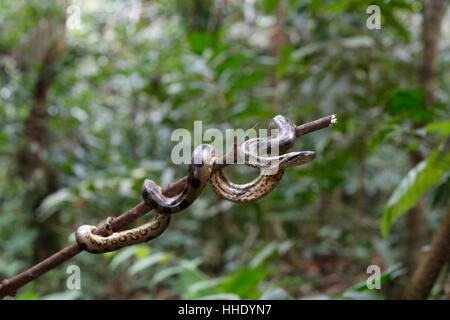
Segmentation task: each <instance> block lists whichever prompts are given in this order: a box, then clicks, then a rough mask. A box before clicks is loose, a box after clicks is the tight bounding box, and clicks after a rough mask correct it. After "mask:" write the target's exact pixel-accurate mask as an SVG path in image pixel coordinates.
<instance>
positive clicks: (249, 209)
mask: <svg viewBox="0 0 450 320" xmlns="http://www.w3.org/2000/svg"><path fill="white" fill-rule="evenodd" d="M72 3H73V4H75V5H78V6H79V7H80V9H81V28H80V29H66V30H65V35H66V42H67V44H66V48H65V50H64V52H63V53H62V54H61V55H59V56H58V57H56V59H55V61H54V63H52V65H51V70H50V72H52V73H53V74H54V80H53V81H52V83H51V85H50V87H49V88H48V91H47V93H46V94H47V100H46V114H45V121H46V123H47V127H48V132H47V134H46V136H47V143H46V147H45V149H39V150H38V152H37V153H38V154H39V157H40V158H41V159H42V160H43V162H44V163H45V166H47V167H48V168H51V169H52V170H54V171H55V172H56V173H57V174H56V178H55V179H56V180H55V183H57V190H56V191H54V192H47V191H46V189H45V187H44V184H43V175H45V172H44V171H43V170H42V168H39V166H37V167H34V169H33V170H32V172H30V173H29V174H28V173H27V174H23V173H24V172H25V171H24V163H22V162H21V161H19V160H18V159H20V157H19V155H20V152H21V150H23V149H25V150H33V148H34V147H33V145H30V141H28V139H27V136H26V135H25V134H24V126H25V123H26V120H27V118H28V117H29V114H30V110H31V108H32V106H33V100H34V99H35V96H34V94H33V93H34V92H35V90H36V85H37V84H36V83H37V80H38V78H39V74H40V72H42V68H43V62H44V56H45V52H47V50H48V49H49V48H50V47H51V45H52V43H53V42H54V38H55V37H54V35H55V34H56V31H58V30H59V31H60V30H62V29H64V26H63V25H62V24H61V21H60V20H61V17H62V14H63V13H64V11H65V8H63V7H62V2H59V1H50V0H46V1H41V0H40V1H37V0H32V1H25V0H16V1H2V2H0V26H1V30H2V32H1V33H0V123H1V130H0V181H1V182H0V199H1V201H0V239H1V241H0V252H1V253H0V279H2V278H9V277H12V276H14V275H15V274H17V273H19V272H21V271H23V270H24V269H26V268H28V267H30V266H32V265H33V264H34V263H36V262H37V261H36V256H35V254H36V250H37V248H38V249H40V250H43V253H44V254H45V255H47V256H48V255H50V254H51V253H53V251H52V250H54V248H63V247H64V246H66V245H68V244H70V243H72V242H73V241H74V236H73V232H74V230H76V228H77V227H78V226H79V225H81V224H95V225H98V224H100V223H101V222H102V221H104V219H105V218H106V217H108V216H117V215H119V214H120V213H122V212H124V211H126V210H127V209H129V208H131V207H133V206H134V205H136V204H137V203H138V202H139V201H140V192H139V190H140V186H141V184H142V182H143V180H144V179H145V178H147V177H148V178H151V179H153V180H155V181H156V182H157V183H159V184H160V185H167V184H168V183H170V182H173V181H175V180H176V179H177V178H179V177H182V176H183V175H185V174H186V172H187V166H175V165H174V164H173V163H171V161H170V154H171V149H172V147H173V146H174V145H175V143H176V142H171V140H170V137H171V133H172V131H173V130H175V129H177V128H186V129H188V130H189V131H191V132H192V131H193V121H194V120H202V121H203V130H206V129H208V128H218V129H220V130H221V131H222V132H225V129H227V128H243V129H248V128H252V127H254V126H256V127H257V128H267V124H268V121H269V120H270V119H271V118H272V117H273V116H275V115H276V114H279V113H281V114H283V115H285V116H287V117H288V118H290V119H291V120H293V121H295V122H296V123H297V124H301V123H304V122H307V121H311V120H314V119H317V118H320V117H323V116H327V115H330V114H334V113H335V114H337V115H338V119H339V122H338V123H337V124H336V125H334V126H333V127H332V128H327V129H323V130H320V131H316V132H314V133H311V134H308V135H305V136H303V137H301V139H299V141H298V142H297V143H296V144H295V146H294V147H293V150H314V151H316V153H317V157H316V159H315V160H314V161H313V162H312V163H310V164H308V165H305V166H302V167H299V168H292V169H289V170H288V172H287V174H286V175H285V177H284V178H283V181H282V182H281V183H280V185H279V186H278V187H277V189H276V190H275V191H273V192H272V193H271V194H270V195H269V196H267V197H265V198H263V199H261V200H260V201H258V202H257V203H254V204H242V205H236V204H232V203H228V202H225V201H222V200H219V199H218V198H217V197H216V195H215V194H214V193H213V192H212V191H211V190H210V188H207V190H205V191H204V192H203V194H202V196H201V197H200V198H199V199H198V200H197V201H196V202H195V203H194V204H193V205H192V207H190V208H189V209H187V210H186V211H183V212H182V213H179V214H177V215H176V216H174V217H173V219H172V223H171V225H170V227H169V228H168V230H167V231H166V232H165V233H164V234H163V235H161V237H159V238H158V239H155V240H153V241H152V242H150V243H148V244H144V245H138V246H134V247H129V248H126V249H123V250H120V251H118V252H113V253H108V254H104V255H89V254H87V253H82V254H80V255H78V256H76V257H75V258H73V259H71V261H69V262H67V263H65V264H63V265H62V266H60V267H58V268H56V269H54V270H52V271H51V272H49V273H47V274H45V275H44V276H42V277H40V278H39V279H38V280H36V281H34V282H32V283H30V284H28V285H27V286H25V287H24V288H23V289H21V290H20V291H19V293H18V296H17V298H18V299H94V298H95V299H176V298H185V299H200V298H210V299H247V298H251V299H258V298H261V299H297V298H315V299H333V298H336V299H384V298H386V297H389V295H390V294H391V291H390V290H391V288H394V287H395V286H403V285H404V284H403V283H401V282H398V283H397V282H396V281H399V280H398V278H397V275H399V274H400V273H401V265H399V262H401V261H403V259H404V256H405V248H406V246H407V243H406V241H407V240H406V239H407V233H406V228H405V223H404V219H398V222H397V223H395V225H393V223H394V222H395V221H396V220H397V218H398V217H400V216H401V215H402V214H403V213H405V211H406V210H407V209H408V208H410V207H411V206H413V205H414V203H415V201H416V200H417V198H418V197H419V196H420V195H422V194H425V196H426V202H427V212H428V213H429V214H427V219H428V222H429V224H430V229H431V230H435V229H436V228H437V223H438V221H439V220H440V217H441V216H442V215H443V213H444V211H445V208H446V207H447V206H448V198H449V197H448V194H449V192H448V190H449V188H448V186H449V175H448V172H449V170H448V153H445V152H448V150H447V151H442V150H444V149H443V145H444V142H445V140H446V139H447V138H448V133H449V132H450V127H449V122H448V118H449V108H448V106H449V103H450V73H449V72H447V71H448V70H449V67H450V33H449V29H448V28H447V29H446V28H443V35H442V45H441V51H440V60H439V74H438V78H437V83H436V90H435V91H436V94H435V95H436V97H437V99H436V100H437V101H436V103H435V104H434V105H433V107H432V108H425V104H424V99H425V98H424V92H423V90H422V88H420V84H419V80H418V74H419V69H420V61H421V60H420V58H421V43H422V39H421V27H420V16H421V10H422V4H421V1H415V0H408V1H401V0H391V1H383V0H377V1H370V3H369V2H367V1H356V0H355V1H332V0H307V1H297V0H289V1H287V0H277V1H276V0H275V1H274V0H257V1H255V2H254V4H253V5H252V3H253V2H252V1H246V2H245V4H243V3H242V2H241V1H226V0H216V1H200V0H190V1H180V0H178V1H161V0H157V1H143V0H142V1H131V2H130V1H121V0H117V1H81V0H80V1H73V2H72ZM369 4H376V5H378V6H380V8H381V13H382V17H381V18H382V19H381V23H382V28H381V30H368V29H367V28H366V24H365V23H366V19H367V17H368V15H367V14H366V8H367V6H368V5H369ZM445 23H446V25H447V26H448V25H449V21H448V17H447V20H445ZM280 39H282V40H280ZM283 39H284V40H283ZM205 142H206V143H207V142H208V141H205ZM192 147H195V146H192ZM439 148H440V149H439ZM436 150H441V151H439V152H438V151H436ZM412 152H416V153H419V154H421V155H423V156H424V157H426V158H428V160H427V161H426V162H424V163H422V164H419V165H418V166H415V164H414V163H411V161H410V155H411V153H412ZM438 153H439V157H438ZM226 173H227V174H228V175H230V176H233V177H234V178H235V179H237V180H240V181H241V182H242V181H246V180H248V179H249V178H250V177H254V176H255V171H253V170H252V169H250V168H247V167H244V166H235V167H233V168H227V169H226ZM24 175H25V176H24ZM37 195H41V196H42V201H38V202H36V201H35V200H34V197H35V196H37ZM389 199H390V200H389ZM383 212H384V214H383ZM148 219H149V217H148V216H145V217H142V218H139V219H137V221H136V222H135V225H139V224H143V223H145V222H146V221H147V220H148ZM381 226H383V233H384V235H385V236H387V235H388V231H389V229H390V228H391V227H392V230H391V231H390V233H389V237H386V238H383V237H382V234H381V231H380V230H381ZM44 227H45V228H44ZM50 243H51V244H52V246H49V244H50ZM46 248H47V249H46ZM49 248H52V249H49ZM71 264H76V265H78V266H80V268H81V276H82V280H81V287H82V290H78V291H77V290H75V291H70V290H67V289H66V286H65V284H66V278H67V276H68V275H67V274H66V273H65V270H66V268H67V266H69V265H71ZM371 264H377V265H379V266H380V267H381V269H382V270H383V272H384V273H383V278H382V282H383V288H384V289H383V290H375V291H374V290H367V287H366V286H365V281H366V279H367V277H368V274H367V273H366V268H367V266H368V265H371Z"/></svg>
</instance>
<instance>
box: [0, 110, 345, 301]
mask: <svg viewBox="0 0 450 320" xmlns="http://www.w3.org/2000/svg"><path fill="white" fill-rule="evenodd" d="M336 121H337V120H336V117H335V115H330V116H327V117H324V118H321V119H318V120H315V121H311V122H308V123H305V124H302V125H300V126H297V127H296V130H295V132H296V137H300V136H302V135H305V134H307V133H310V132H313V131H316V130H320V129H323V128H326V127H329V126H330V125H331V124H333V123H336ZM235 149H236V146H235V147H234V148H233V149H232V150H230V151H229V152H228V153H227V154H225V155H224V156H223V159H222V160H223V161H222V164H215V165H214V167H213V170H214V171H217V170H220V169H222V168H223V167H225V166H227V165H229V164H231V163H233V162H235V160H236V159H235V158H233V160H234V161H229V160H230V156H231V155H233V154H234V155H236V152H234V151H235ZM186 179H187V177H184V178H181V179H180V180H178V181H176V182H174V183H171V184H169V185H168V186H167V187H166V188H165V189H164V190H163V193H164V194H165V195H166V196H174V195H176V194H178V193H180V192H182V191H183V189H184V186H185V184H186ZM150 210H151V208H150V207H149V206H147V205H146V204H145V202H143V201H142V202H141V203H139V204H138V205H137V206H135V207H134V208H132V209H130V210H128V211H127V212H125V213H123V214H121V215H120V216H118V217H117V218H114V219H113V221H112V227H113V229H114V230H120V229H122V228H124V227H125V226H126V225H128V224H129V223H130V222H132V221H133V220H135V219H136V218H138V217H140V216H143V215H144V214H146V213H147V212H149V211H150ZM96 234H98V235H103V236H106V235H107V233H106V230H105V227H104V226H102V227H101V228H99V229H98V230H97V231H96ZM80 252H81V250H80V248H79V247H78V245H77V243H73V244H71V245H70V246H68V247H66V248H64V249H62V250H60V251H58V252H57V253H55V254H53V255H52V256H50V257H48V258H47V259H45V260H43V261H42V262H40V263H38V264H36V265H35V266H33V267H31V268H30V269H28V270H26V271H24V272H22V273H20V274H18V275H16V276H15V277H13V278H11V279H5V280H3V281H2V282H1V283H0V299H3V298H4V297H5V296H15V295H16V292H17V290H18V289H20V288H21V287H23V286H24V285H26V284H27V283H28V282H30V281H33V280H35V279H37V278H39V277H40V276H41V275H43V274H44V273H46V272H48V271H50V270H52V269H53V268H56V267H57V266H59V265H60V264H62V263H64V262H65V261H67V260H69V259H70V258H72V257H74V256H76V255H77V254H78V253H80Z"/></svg>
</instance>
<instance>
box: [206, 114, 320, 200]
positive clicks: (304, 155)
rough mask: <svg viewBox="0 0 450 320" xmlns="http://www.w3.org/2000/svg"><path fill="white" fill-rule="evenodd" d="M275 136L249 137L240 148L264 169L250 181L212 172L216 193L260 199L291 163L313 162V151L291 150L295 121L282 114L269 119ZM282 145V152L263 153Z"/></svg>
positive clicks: (247, 160)
mask: <svg viewBox="0 0 450 320" xmlns="http://www.w3.org/2000/svg"><path fill="white" fill-rule="evenodd" d="M269 129H271V130H272V132H274V133H272V136H270V137H268V138H255V139H249V140H247V141H246V142H244V143H243V144H242V145H241V146H240V147H239V148H238V149H237V150H238V157H240V158H241V159H243V160H244V161H245V164H246V165H248V166H250V167H254V168H257V169H260V174H259V176H258V177H257V178H256V179H254V180H253V181H251V182H249V183H246V184H235V183H233V182H231V181H230V180H228V178H227V177H226V176H225V174H224V173H223V172H222V171H221V170H219V171H217V172H215V173H214V174H212V175H211V185H212V187H213V189H214V191H215V192H216V194H217V195H218V196H219V197H221V198H224V199H226V200H229V201H233V202H239V203H240V202H251V201H256V200H258V199H260V198H262V197H264V196H265V195H267V194H268V193H270V192H271V191H272V190H273V189H274V188H275V187H276V186H277V185H278V183H279V182H280V180H281V178H282V177H283V174H284V171H285V169H286V168H288V167H294V166H299V165H302V164H305V163H308V162H310V161H311V160H313V159H314V157H315V155H316V154H315V152H313V151H299V152H289V153H286V154H283V153H284V152H285V151H287V150H288V149H289V148H290V147H292V145H293V144H294V142H295V124H293V123H292V122H291V121H290V120H289V119H287V118H286V117H284V116H282V115H277V116H275V117H274V118H273V119H272V120H271V121H270V123H269ZM276 148H278V152H279V154H281V155H279V156H271V157H263V156H261V154H264V153H268V152H270V151H271V150H272V151H273V149H275V151H276Z"/></svg>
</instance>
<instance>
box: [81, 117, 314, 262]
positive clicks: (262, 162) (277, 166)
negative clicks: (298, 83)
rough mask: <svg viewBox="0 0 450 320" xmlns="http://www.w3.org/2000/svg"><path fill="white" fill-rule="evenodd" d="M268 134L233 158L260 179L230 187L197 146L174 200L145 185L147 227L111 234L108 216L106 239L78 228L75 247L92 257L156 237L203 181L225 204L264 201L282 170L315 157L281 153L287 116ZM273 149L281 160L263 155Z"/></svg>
mask: <svg viewBox="0 0 450 320" xmlns="http://www.w3.org/2000/svg"><path fill="white" fill-rule="evenodd" d="M269 129H271V130H272V132H271V133H272V134H271V136H269V137H267V138H255V139H249V140H247V141H246V142H244V143H243V144H242V145H241V146H240V147H238V148H237V152H238V157H240V158H241V159H243V160H244V163H245V164H246V165H248V166H251V167H254V168H258V169H259V170H260V175H259V176H258V177H257V178H256V179H254V180H253V181H251V182H249V183H246V184H235V183H233V182H231V181H230V180H229V179H228V178H227V177H226V176H225V174H224V173H223V172H222V170H218V171H216V172H213V170H212V169H213V165H214V163H215V161H216V159H217V152H216V149H215V148H214V147H213V146H212V145H209V144H202V145H199V146H198V147H196V148H195V149H194V152H193V154H192V158H191V165H190V166H189V173H188V178H187V183H186V186H185V188H184V190H183V191H182V192H181V193H179V194H178V195H176V196H174V197H166V196H164V195H163V192H162V188H161V187H160V186H159V185H158V184H156V183H155V182H154V181H152V180H149V179H146V180H145V181H144V183H143V185H142V197H143V199H144V201H145V202H146V204H147V205H148V206H150V207H151V208H153V209H155V211H156V214H155V216H154V217H153V219H152V220H151V221H150V222H149V223H146V224H144V225H142V226H139V227H136V228H134V229H130V230H125V231H121V232H113V230H112V226H111V222H112V218H111V217H110V218H108V219H107V220H106V223H105V226H106V230H107V232H108V234H109V235H108V236H107V237H103V236H100V235H96V234H94V233H95V231H96V230H97V228H96V227H95V226H91V225H83V226H81V227H79V228H78V229H77V231H76V233H75V237H76V240H77V242H78V245H79V247H80V248H81V249H83V250H86V251H88V252H91V253H103V252H109V251H114V250H118V249H120V248H123V247H126V246H130V245H133V244H137V243H141V242H145V241H149V240H151V239H154V238H156V237H157V236H159V235H160V234H161V233H162V232H163V231H164V230H165V229H166V228H167V226H168V224H169V222H170V216H171V214H172V213H176V212H178V211H181V210H183V209H185V208H187V207H188V206H190V205H191V204H192V203H193V202H194V201H195V199H197V197H198V196H199V195H200V193H201V192H202V190H203V189H204V188H205V186H206V184H207V183H208V182H211V185H212V188H213V190H214V191H215V193H216V194H217V195H218V196H219V197H221V198H223V199H226V200H229V201H233V202H250V201H255V200H258V199H260V198H262V197H264V196H265V195H267V194H268V193H269V192H271V191H272V190H273V189H274V188H275V187H276V186H277V185H278V183H279V181H280V180H281V178H282V177H283V174H284V171H285V169H286V168H288V167H293V166H298V165H302V164H305V163H308V162H310V161H311V160H313V159H314V157H315V153H314V152H312V151H300V152H290V153H285V152H286V151H287V150H288V149H289V148H290V147H292V145H293V144H294V142H295V125H294V124H293V123H292V122H291V121H289V120H288V119H287V118H286V117H284V116H281V115H278V116H276V117H274V118H273V119H272V120H271V122H270V124H269ZM275 148H278V151H279V154H280V155H276V156H270V157H266V156H262V155H263V154H267V153H269V152H271V151H273V150H274V149H275Z"/></svg>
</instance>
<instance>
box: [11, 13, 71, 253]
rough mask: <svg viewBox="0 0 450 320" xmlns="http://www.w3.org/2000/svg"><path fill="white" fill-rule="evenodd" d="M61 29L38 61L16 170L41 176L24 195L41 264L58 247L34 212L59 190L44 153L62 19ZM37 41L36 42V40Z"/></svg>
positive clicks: (60, 49) (62, 40)
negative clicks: (38, 67) (35, 79)
mask: <svg viewBox="0 0 450 320" xmlns="http://www.w3.org/2000/svg"><path fill="white" fill-rule="evenodd" d="M59 23H61V22H59ZM60 28H61V29H60V30H59V35H57V39H56V40H54V41H53V43H52V44H50V46H49V49H48V50H47V52H46V54H45V56H44V58H43V60H42V61H41V66H40V70H39V73H38V79H37V82H36V85H35V87H34V91H33V95H32V101H31V110H30V113H29V115H28V117H27V119H26V120H25V127H24V136H25V137H26V140H27V142H26V146H25V148H24V149H23V150H22V151H21V152H19V154H18V171H19V175H20V176H21V177H22V179H24V180H29V179H30V177H32V176H33V174H35V173H36V172H38V171H40V172H41V174H42V177H41V178H40V179H39V184H33V183H27V193H28V194H29V197H27V202H28V203H27V204H28V207H29V208H30V210H31V213H32V216H31V220H30V223H31V224H32V225H33V228H35V229H37V230H38V231H39V234H38V237H37V239H36V241H35V242H34V244H35V248H34V250H33V252H34V257H33V260H34V262H38V261H41V260H42V259H44V258H46V257H47V256H48V255H49V254H50V252H48V251H54V250H56V249H57V248H58V247H57V245H58V243H57V242H56V241H55V235H54V234H53V233H52V232H51V230H49V228H48V225H49V223H43V222H42V221H40V219H38V217H37V209H38V208H39V206H40V205H41V203H42V201H43V200H44V199H45V197H46V196H47V195H49V194H51V193H53V192H55V191H56V190H57V189H58V184H57V175H56V172H55V170H54V169H52V168H51V167H49V166H48V165H47V163H46V151H47V150H48V141H47V131H48V119H47V97H48V90H49V88H50V86H51V84H52V83H53V81H54V75H55V71H54V69H55V61H56V60H57V58H58V57H59V55H60V54H61V53H62V52H63V51H64V49H65V46H66V38H65V19H62V25H61V27H60ZM36 41H39V39H37V40H36ZM52 244H53V246H52Z"/></svg>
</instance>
